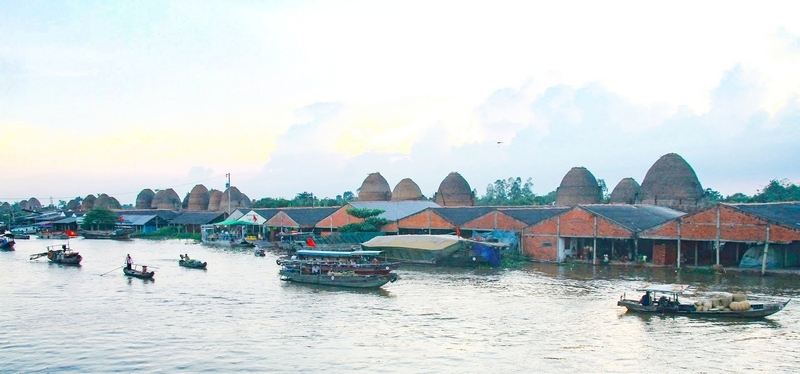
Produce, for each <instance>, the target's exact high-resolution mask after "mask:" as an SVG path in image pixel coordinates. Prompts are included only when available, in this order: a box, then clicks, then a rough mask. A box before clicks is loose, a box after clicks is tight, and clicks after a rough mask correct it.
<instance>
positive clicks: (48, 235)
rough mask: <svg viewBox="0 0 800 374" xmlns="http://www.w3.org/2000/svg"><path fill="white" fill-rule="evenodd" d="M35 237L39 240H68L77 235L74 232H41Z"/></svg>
mask: <svg viewBox="0 0 800 374" xmlns="http://www.w3.org/2000/svg"><path fill="white" fill-rule="evenodd" d="M72 234H74V235H72ZM36 236H38V237H39V239H69V238H74V237H77V236H78V234H77V233H75V232H66V231H42V232H40V233H38V234H36Z"/></svg>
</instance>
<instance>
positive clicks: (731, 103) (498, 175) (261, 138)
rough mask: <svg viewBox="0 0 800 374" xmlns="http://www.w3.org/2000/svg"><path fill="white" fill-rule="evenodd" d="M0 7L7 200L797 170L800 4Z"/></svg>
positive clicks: (324, 192)
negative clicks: (676, 170) (673, 165)
mask: <svg viewBox="0 0 800 374" xmlns="http://www.w3.org/2000/svg"><path fill="white" fill-rule="evenodd" d="M551 3H552V2H540V3H535V2H502V1H499V2H485V3H474V2H469V3H464V2H438V1H420V2H414V1H409V2H402V3H398V2H383V1H336V2H326V1H313V2H301V1H292V2H258V1H238V2H237V1H226V2H214V1H152V2H148V1H140V2H123V1H98V2H90V1H25V2H20V1H6V0H0V131H2V133H3V134H4V139H5V144H4V145H3V147H0V156H2V160H4V161H5V162H6V164H7V165H6V170H5V175H6V178H5V180H6V182H5V183H3V185H2V187H0V200H5V201H16V200H20V199H23V198H24V199H27V198H30V197H36V198H38V199H40V200H41V201H43V202H48V200H49V198H50V197H52V198H53V199H54V200H56V201H57V200H62V199H63V200H68V199H70V198H73V197H76V196H86V195H87V194H89V193H92V194H98V193H108V194H110V195H112V196H115V197H117V199H118V200H120V202H122V203H132V202H133V201H134V200H135V197H136V194H137V193H138V192H139V191H141V190H142V189H143V188H151V189H157V188H158V189H161V188H168V187H172V188H175V190H176V191H177V192H178V193H179V195H181V196H183V195H184V194H185V193H187V192H188V191H189V190H190V189H191V188H192V187H193V186H194V185H195V184H198V183H202V184H204V185H205V186H206V187H208V188H216V189H224V184H225V174H226V173H231V176H232V184H233V185H235V186H237V187H239V189H240V190H241V191H242V192H244V193H245V194H247V195H248V196H250V197H251V198H261V197H267V196H269V197H285V198H292V197H293V196H294V195H295V194H296V193H298V192H302V191H309V192H313V193H314V194H315V195H317V196H319V197H335V196H336V195H338V194H341V193H342V192H344V191H353V192H355V191H356V189H357V188H359V187H360V185H361V182H362V181H363V180H364V178H365V177H366V176H367V175H368V174H369V173H371V172H380V173H381V174H382V175H383V176H384V177H385V178H386V179H387V180H388V182H389V184H390V185H391V186H394V185H395V184H396V183H398V182H399V181H400V180H401V179H403V178H411V179H413V180H414V181H415V182H417V184H418V185H419V186H420V187H421V189H422V191H423V193H424V194H426V195H428V196H430V195H432V194H433V192H434V191H435V190H436V189H437V187H438V185H439V183H440V182H441V181H442V180H443V179H444V178H445V177H446V176H447V174H448V173H450V172H452V171H457V172H459V173H461V175H463V176H464V177H465V178H466V180H467V181H468V182H469V183H470V185H471V187H472V188H474V189H477V190H478V193H479V194H483V193H484V192H485V188H486V185H487V184H489V183H492V182H493V181H494V180H496V179H506V178H508V177H521V178H522V179H523V180H525V179H527V178H529V177H530V178H532V180H533V183H534V192H536V193H540V194H544V193H547V192H549V191H552V190H554V189H555V188H556V187H557V186H558V184H559V183H560V181H561V178H563V176H564V175H565V174H566V173H567V171H569V169H570V168H571V167H573V166H585V167H586V168H588V169H589V170H590V171H591V172H592V173H593V174H594V175H595V177H597V178H599V179H600V178H601V179H604V180H605V181H606V183H607V185H608V186H609V188H610V189H611V188H613V187H614V186H615V185H616V183H617V182H619V180H621V179H622V178H625V177H633V178H634V179H636V180H637V181H638V182H640V183H641V181H642V179H643V178H644V175H645V173H646V172H647V169H648V168H649V167H650V166H651V165H652V164H653V163H654V162H655V161H656V160H657V159H658V158H659V157H660V156H661V155H663V154H666V153H670V152H675V153H678V154H680V155H682V156H683V157H684V158H685V159H686V160H687V161H688V162H689V163H690V164H691V165H692V166H693V167H694V169H695V171H696V173H697V175H698V177H699V178H700V181H701V183H702V184H703V187H704V188H713V189H715V190H718V191H720V192H722V193H723V194H725V195H728V194H732V193H735V192H744V193H747V194H753V193H755V192H756V191H757V190H758V189H759V188H761V187H763V186H764V185H765V184H766V183H767V182H768V181H769V180H771V179H784V178H786V179H789V180H790V181H793V182H795V183H797V182H800V166H798V160H800V147H799V146H800V69H799V68H798V67H800V26H798V25H799V24H798V23H797V22H796V19H795V18H796V17H795V15H796V14H800V5H799V4H800V3H797V2H791V1H786V2H781V1H774V2H773V1H770V2H763V3H758V4H756V3H748V2H743V3H736V2H702V3H699V4H698V3H697V2H680V1H679V2H670V3H668V4H666V3H662V4H647V3H641V2H603V3H597V2H570V1H566V2H558V4H551Z"/></svg>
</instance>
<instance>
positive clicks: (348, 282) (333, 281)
mask: <svg viewBox="0 0 800 374" xmlns="http://www.w3.org/2000/svg"><path fill="white" fill-rule="evenodd" d="M280 275H281V280H284V281H290V282H298V283H308V284H319V285H324V286H334V287H348V288H379V287H381V286H383V285H385V284H386V283H389V282H394V281H396V280H397V275H396V274H386V275H328V274H322V273H320V274H302V273H300V272H298V271H294V270H293V269H282V270H281V271H280Z"/></svg>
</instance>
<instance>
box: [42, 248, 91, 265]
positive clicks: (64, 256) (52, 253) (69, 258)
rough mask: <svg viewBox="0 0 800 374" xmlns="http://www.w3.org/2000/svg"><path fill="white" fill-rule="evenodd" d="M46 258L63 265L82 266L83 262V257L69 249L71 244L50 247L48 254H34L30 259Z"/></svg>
mask: <svg viewBox="0 0 800 374" xmlns="http://www.w3.org/2000/svg"><path fill="white" fill-rule="evenodd" d="M45 256H46V257H47V259H48V260H50V262H52V263H55V264H62V265H80V264H81V260H83V256H81V255H80V253H78V252H73V251H72V249H70V248H69V244H62V245H48V246H47V252H42V253H34V254H32V255H31V256H30V259H31V260H36V259H38V258H40V257H45Z"/></svg>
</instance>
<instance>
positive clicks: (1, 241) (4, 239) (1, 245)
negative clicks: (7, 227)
mask: <svg viewBox="0 0 800 374" xmlns="http://www.w3.org/2000/svg"><path fill="white" fill-rule="evenodd" d="M15 244H17V243H16V242H15V241H14V234H12V233H11V232H9V231H6V232H5V233H4V234H3V235H0V251H13V250H14V245H15Z"/></svg>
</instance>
